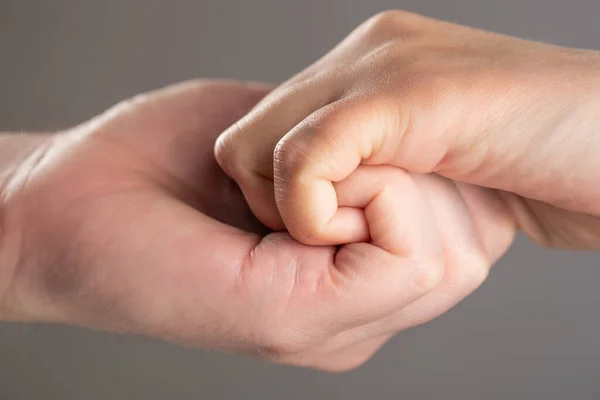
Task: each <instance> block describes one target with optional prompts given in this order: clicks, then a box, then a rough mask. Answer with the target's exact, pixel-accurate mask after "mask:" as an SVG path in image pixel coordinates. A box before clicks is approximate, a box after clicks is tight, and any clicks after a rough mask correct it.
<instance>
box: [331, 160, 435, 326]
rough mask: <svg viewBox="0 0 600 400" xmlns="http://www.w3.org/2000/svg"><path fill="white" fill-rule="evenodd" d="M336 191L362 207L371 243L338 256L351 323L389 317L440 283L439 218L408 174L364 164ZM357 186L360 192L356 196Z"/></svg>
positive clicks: (348, 248)
mask: <svg viewBox="0 0 600 400" xmlns="http://www.w3.org/2000/svg"><path fill="white" fill-rule="evenodd" d="M336 189H337V190H338V193H340V199H341V200H342V201H343V202H344V203H345V204H348V205H349V206H351V207H364V213H365V218H366V221H367V223H368V225H369V231H370V236H371V241H370V243H353V244H348V245H345V246H343V247H342V248H341V249H340V250H339V252H338V253H337V254H336V257H335V267H336V271H338V273H339V274H340V275H341V277H342V280H341V281H342V282H344V283H345V284H347V285H348V287H347V293H349V294H350V293H351V295H349V296H348V298H347V299H346V303H345V308H344V307H342V309H343V310H345V311H346V312H347V316H348V318H349V321H348V322H349V323H350V324H351V325H352V326H358V325H360V324H361V323H366V322H370V321H372V320H375V319H379V318H382V317H384V316H386V315H389V314H390V313H392V312H394V311H396V310H398V309H401V308H403V307H405V306H406V305H408V304H410V303H412V302H413V301H415V300H416V299H417V298H419V297H421V296H422V295H424V294H425V293H427V292H428V291H429V290H431V289H432V288H434V287H435V286H436V285H437V283H438V282H439V280H440V279H441V277H442V275H443V262H442V259H441V248H440V243H439V241H438V240H437V236H436V230H435V229H434V224H435V222H434V220H433V219H432V218H431V216H430V215H429V214H428V207H427V203H426V201H425V200H426V199H424V198H423V195H422V194H421V193H420V190H419V188H418V186H417V185H415V183H414V180H413V178H412V177H411V175H410V174H408V173H407V172H405V171H402V170H400V169H399V168H395V167H382V166H377V167H375V166H361V167H359V168H358V169H357V170H356V171H355V172H354V173H353V174H352V175H351V176H350V177H348V178H347V179H346V180H344V181H342V182H340V183H339V184H338V185H337V187H336ZM356 189H361V190H362V193H361V194H358V195H357V194H352V193H357V192H358V191H357V190H356ZM344 293H345V292H344ZM363 316H368V317H369V319H370V321H367V320H366V319H362V318H363Z"/></svg>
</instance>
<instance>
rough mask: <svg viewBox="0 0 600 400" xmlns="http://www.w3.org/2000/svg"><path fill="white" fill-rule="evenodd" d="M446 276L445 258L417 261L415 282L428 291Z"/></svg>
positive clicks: (425, 291)
mask: <svg viewBox="0 0 600 400" xmlns="http://www.w3.org/2000/svg"><path fill="white" fill-rule="evenodd" d="M443 276H444V260H443V259H442V258H441V257H435V258H429V259H426V260H421V261H419V262H417V271H416V273H415V284H416V285H417V287H418V288H419V289H420V290H421V291H422V292H423V293H427V292H430V291H431V290H433V289H434V288H436V287H437V286H438V285H439V283H440V282H441V281H442V278H443Z"/></svg>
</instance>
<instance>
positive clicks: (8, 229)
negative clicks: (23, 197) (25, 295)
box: [0, 133, 51, 320]
mask: <svg viewBox="0 0 600 400" xmlns="http://www.w3.org/2000/svg"><path fill="white" fill-rule="evenodd" d="M50 137H51V135H50V134H38V133H36V134H32V133H0V320H5V319H15V318H18V315H15V312H14V311H15V310H14V304H9V303H12V298H11V296H9V294H10V292H11V285H12V282H13V281H14V277H15V272H16V267H17V263H18V260H19V258H20V246H21V243H20V242H21V240H20V237H21V235H20V234H19V230H20V227H19V217H18V214H19V213H18V212H14V209H15V207H17V208H18V205H16V204H15V201H14V200H15V198H16V199H18V192H19V191H20V190H21V188H22V185H23V184H24V183H25V182H26V180H27V175H28V173H29V172H28V171H31V169H30V168H29V167H28V164H31V163H35V160H34V159H35V158H36V155H35V153H36V152H37V150H38V149H41V148H42V147H43V146H44V143H45V142H47V141H48V139H49V138H50ZM16 203H18V200H17V201H16ZM17 314H18V313H17Z"/></svg>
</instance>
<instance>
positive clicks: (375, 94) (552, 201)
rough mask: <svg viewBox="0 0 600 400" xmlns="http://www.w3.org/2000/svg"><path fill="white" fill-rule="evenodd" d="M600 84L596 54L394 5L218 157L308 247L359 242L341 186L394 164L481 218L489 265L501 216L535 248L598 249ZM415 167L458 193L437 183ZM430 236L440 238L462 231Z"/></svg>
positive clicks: (453, 239) (364, 229) (360, 231)
mask: <svg viewBox="0 0 600 400" xmlns="http://www.w3.org/2000/svg"><path fill="white" fill-rule="evenodd" d="M598 93H600V53H598V52H596V51H589V50H579V49H568V48H562V47H557V46H551V45H547V44H542V43H536V42H530V41H525V40H521V39H517V38H512V37H508V36H503V35H498V34H494V33H489V32H484V31H480V30H477V29H472V28H468V27H464V26H459V25H454V24H451V23H447V22H442V21H437V20H433V19H429V18H426V17H423V16H420V15H416V14H411V13H407V12H403V11H387V12H383V13H381V14H378V15H376V16H374V17H373V18H371V19H369V20H368V21H367V22H365V23H364V24H362V25H361V26H359V27H358V28H357V29H356V30H355V31H354V32H352V33H351V34H350V35H349V36H348V37H347V38H346V39H345V40H344V41H343V42H341V43H340V44H339V45H338V46H337V47H336V48H334V49H333V50H332V51H331V52H330V53H328V54H327V55H325V56H324V57H323V58H322V59H320V60H318V61H317V62H316V63H315V64H313V65H311V66H310V67H308V68H307V69H306V70H304V71H303V72H301V73H300V74H298V75H296V76H295V77H293V78H291V79H290V80H289V81H287V82H286V83H284V84H283V85H281V86H280V87H278V88H277V89H276V90H275V91H273V92H272V93H271V94H270V95H269V96H267V97H266V98H265V99H264V100H263V101H262V102H261V103H260V104H259V105H258V106H257V107H256V108H255V109H254V110H253V111H252V112H251V113H249V114H248V115H247V116H246V117H244V118H243V119H242V120H241V121H240V122H238V123H236V124H235V125H234V126H232V127H231V128H230V129H229V130H228V131H227V132H225V133H224V135H222V136H221V137H220V139H219V142H218V143H217V147H216V155H217V159H218V160H219V163H220V165H221V166H222V167H223V168H224V169H225V170H226V171H227V173H228V174H229V175H230V176H232V177H233V178H234V179H235V180H236V181H237V182H238V183H239V184H240V186H241V188H242V190H243V192H244V195H245V196H246V198H247V199H248V202H249V204H250V207H251V208H252V210H253V211H254V212H255V214H256V215H257V216H258V217H259V219H260V220H261V221H263V222H264V223H265V224H266V225H268V226H270V227H271V228H273V229H283V228H284V227H285V228H286V229H287V230H288V231H289V232H290V233H291V234H292V236H293V237H295V238H296V239H298V240H299V241H301V242H303V243H308V244H332V243H334V244H340V243H350V242H354V241H361V240H364V239H365V238H367V237H368V236H369V224H368V223H367V220H366V219H365V217H364V213H363V211H362V210H361V209H360V208H356V207H354V205H353V204H349V203H348V202H347V200H346V199H347V198H348V197H351V195H350V194H348V193H345V192H344V191H341V190H340V188H339V187H338V182H343V181H344V180H346V179H349V177H351V176H352V174H353V173H354V171H356V169H357V168H358V167H359V166H361V165H362V166H365V165H369V166H381V165H387V166H394V167H397V168H400V169H402V170H404V171H407V172H408V173H409V174H410V175H411V176H413V177H415V179H414V183H415V184H417V186H418V187H419V190H420V192H421V195H422V196H425V197H435V198H436V199H437V200H438V202H439V203H442V204H444V207H445V208H446V209H447V210H449V212H450V213H456V212H458V214H459V215H462V218H461V219H460V220H459V221H456V220H455V221H454V223H456V224H458V225H460V226H467V225H473V226H474V227H476V229H475V231H476V232H477V234H478V236H479V240H480V241H481V242H482V243H483V245H484V247H485V248H486V249H487V254H488V256H489V259H490V260H491V261H493V260H495V259H497V257H498V256H499V255H500V254H501V253H502V252H503V251H504V250H506V235H507V234H508V233H507V231H508V230H510V229H511V228H510V226H518V227H519V228H520V229H521V230H522V231H523V232H524V233H525V234H526V235H527V236H529V237H530V238H531V239H532V240H534V241H535V242H537V243H540V244H542V245H546V246H552V247H561V248H571V249H598V248H600V221H599V219H598V215H600V185H598V184H597V182H598V180H599V178H600V156H599V155H600V136H599V135H598V130H599V126H600V104H599V96H598ZM415 174H425V175H426V176H428V178H427V179H431V180H436V181H437V182H439V183H440V185H441V184H445V185H447V186H448V187H450V188H451V190H450V189H449V190H448V191H447V192H446V193H445V194H441V193H440V194H439V195H438V194H434V193H433V191H432V188H431V187H426V186H423V185H420V184H419V180H420V179H422V175H419V178H417V175H415ZM434 176H435V177H434ZM442 182H443V183H442ZM402 197H403V198H405V197H406V193H404V194H403V196H402ZM460 197H462V200H460V199H459V198H460ZM453 203H455V204H454V205H452V204H453ZM498 203H501V204H502V205H503V206H502V205H500V204H498ZM490 204H494V206H493V207H491V209H490V206H489V205H490ZM465 208H466V209H468V210H469V211H470V214H469V213H464V212H461V211H460V210H462V209H465ZM492 209H493V211H492ZM434 214H435V213H434ZM435 215H436V219H437V223H438V225H440V226H444V225H447V224H448V223H450V220H449V218H450V215H449V214H448V215H442V216H440V215H438V214H435ZM453 217H454V218H457V217H456V215H454V216H453ZM459 231H460V229H459ZM438 235H439V236H440V239H439V240H440V242H441V243H443V244H444V245H445V247H447V248H455V246H456V245H459V244H460V243H457V241H458V242H464V240H465V239H464V238H463V237H462V236H461V235H460V234H457V235H455V234H451V235H450V236H447V235H444V234H442V233H441V232H438ZM461 245H462V244H461ZM463 247H464V246H463ZM473 247H474V246H473V245H469V246H467V248H471V250H472V248H473ZM471 250H469V251H471ZM461 251H462V250H461ZM446 276H448V275H446Z"/></svg>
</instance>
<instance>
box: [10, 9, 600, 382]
mask: <svg viewBox="0 0 600 400" xmlns="http://www.w3.org/2000/svg"><path fill="white" fill-rule="evenodd" d="M599 67H600V56H599V55H598V53H596V52H592V51H583V50H571V49H564V48H558V47H552V46H549V45H544V44H539V43H533V42H527V41H522V40H518V39H514V38H509V37H504V36H500V35H495V34H491V33H486V32H481V31H477V30H473V29H470V28H465V27H459V26H456V25H452V24H448V23H443V22H439V21H434V20H430V19H427V18H424V17H420V16H417V15H413V14H407V13H403V12H387V13H383V14H380V15H378V16H377V17H375V18H373V19H371V20H369V21H367V22H366V23H365V24H363V25H362V26H361V27H359V28H358V29H357V30H356V31H355V32H353V33H352V34H351V35H350V36H349V37H348V38H347V39H346V40H345V41H344V42H342V43H341V44H340V46H338V47H337V48H336V49H334V50H333V51H332V52H331V53H329V54H328V55H326V56H325V57H324V58H323V59H321V60H319V61H318V62H317V63H315V64H314V65H312V66H310V67H309V68H308V69H306V70H305V71H303V72H302V73H300V74H298V75H297V76H295V77H293V78H292V79H290V80H289V81H288V82H286V83H284V84H283V85H282V86H280V87H278V88H276V89H275V90H273V91H271V89H272V88H270V87H267V86H264V85H256V84H245V83H239V82H219V81H215V82H188V83H184V84H181V85H177V86H174V87H170V88H166V89H163V90H160V91H157V92H153V93H149V94H145V95H141V96H138V97H137V98H135V99H133V100H131V101H128V102H125V103H122V104H120V105H118V106H116V107H115V108H113V109H111V110H109V111H108V112H107V113H104V114H102V115H101V116H99V117H97V118H95V119H92V120H91V121H89V122H87V123H85V124H82V125H80V126H78V127H75V128H72V129H69V130H66V131H64V132H59V133H56V134H52V135H51V134H41V135H16V136H15V135H3V136H2V137H1V138H0V139H1V140H0V146H1V148H2V152H0V159H1V160H2V163H0V164H1V165H2V167H3V170H4V171H5V173H4V177H3V181H2V217H3V218H2V221H1V223H2V225H1V231H0V232H1V239H2V240H1V242H0V246H1V247H0V250H1V251H0V257H1V258H0V263H1V264H0V318H2V319H5V320H19V321H45V322H58V323H67V324H74V325H80V326H86V327H90V328H94V329H101V330H108V331H116V332H124V333H135V334H143V335H148V336H152V337H157V338H161V339H165V340H169V341H173V342H177V343H180V344H183V345H187V346H193V347H202V348H212V349H220V350H224V351H230V352H238V353H246V354H252V355H256V356H261V357H264V358H267V359H270V360H273V361H277V362H282V363H288V364H294V365H302V366H310V367H314V368H321V369H327V370H336V371H339V370H347V369H350V368H353V367H356V366H358V365H360V364H362V363H363V362H365V361H366V360H367V359H369V357H370V356H372V355H373V354H374V352H376V351H377V349H379V348H380V347H381V346H382V345H383V344H384V343H385V342H386V341H387V340H388V339H389V338H390V337H392V336H393V335H394V334H395V333H397V332H398V331H401V330H404V329H407V328H409V327H412V326H415V325H418V324H422V323H425V322H427V321H429V320H431V319H433V318H435V317H436V316H438V315H440V314H441V313H443V312H445V311H447V310H448V309H450V308H451V307H452V306H454V305H455V304H456V303H457V302H459V301H460V300H461V299H463V298H464V297H465V296H467V295H468V294H470V293H471V292H472V291H473V290H475V289H476V288H477V287H478V286H479V285H480V284H481V283H482V282H483V281H484V279H485V278H486V276H487V274H488V272H489V269H490V267H491V266H492V265H493V264H494V263H495V261H496V260H497V259H498V258H499V257H501V256H502V255H503V254H504V253H505V252H506V251H507V249H508V247H509V246H510V243H511V241H512V240H513V238H514V235H515V233H516V231H517V229H518V228H520V229H522V230H523V231H524V232H525V233H526V234H527V235H529V236H530V237H531V238H533V239H534V240H535V241H537V242H540V243H542V244H545V245H552V246H557V247H570V248H585V249H596V248H598V247H599V245H600V240H598V238H599V237H600V224H599V223H598V220H597V217H596V216H597V214H598V213H599V212H600V206H599V204H600V201H599V200H600V186H599V185H597V184H596V182H597V181H598V175H600V156H598V155H600V143H598V139H597V137H598V135H597V134H596V131H597V127H598V126H600V111H598V110H599V109H600V108H599V107H598V106H597V105H598V103H599V102H598V100H597V99H596V98H595V97H597V96H596V94H597V93H599V92H600V90H599V89H600V73H599V72H598V71H599ZM265 96H266V97H265ZM244 115H246V116H245V117H243V116H244ZM241 117H243V118H242V119H241V120H239V122H237V123H235V122H236V121H237V120H238V119H239V118H241ZM232 124H233V125H232ZM229 126H231V127H230V128H229V129H227V128H228V127H229ZM226 129H227V130H226ZM224 130H226V131H225V133H224V134H222V135H221V136H220V139H219V141H218V142H217V143H216V144H215V140H217V137H218V136H219V134H220V133H221V132H223V131H224ZM7 149H8V150H7ZM213 149H214V152H215V154H216V158H217V160H218V164H220V166H221V167H223V169H224V170H225V171H226V172H227V174H229V175H230V176H231V177H232V178H233V179H234V180H235V181H236V182H237V183H238V184H239V186H240V188H241V190H239V189H238V187H237V185H236V184H235V183H234V182H233V181H232V180H230V179H229V178H228V177H227V175H226V174H225V173H224V172H223V171H222V170H221V169H220V168H219V165H218V164H217V160H215V157H214V156H213ZM244 197H245V198H246V200H247V202H248V204H249V206H250V207H248V205H247V204H246V201H244ZM253 213H254V214H256V216H257V217H258V219H259V220H260V221H262V222H263V223H264V225H267V226H268V227H269V228H271V229H273V230H281V231H282V232H279V233H268V230H267V229H266V228H265V226H264V225H263V224H261V223H259V222H258V220H257V219H255V217H254V216H253ZM285 229H287V230H288V231H289V232H290V233H289V234H288V233H286V232H283V231H284V230H285Z"/></svg>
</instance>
